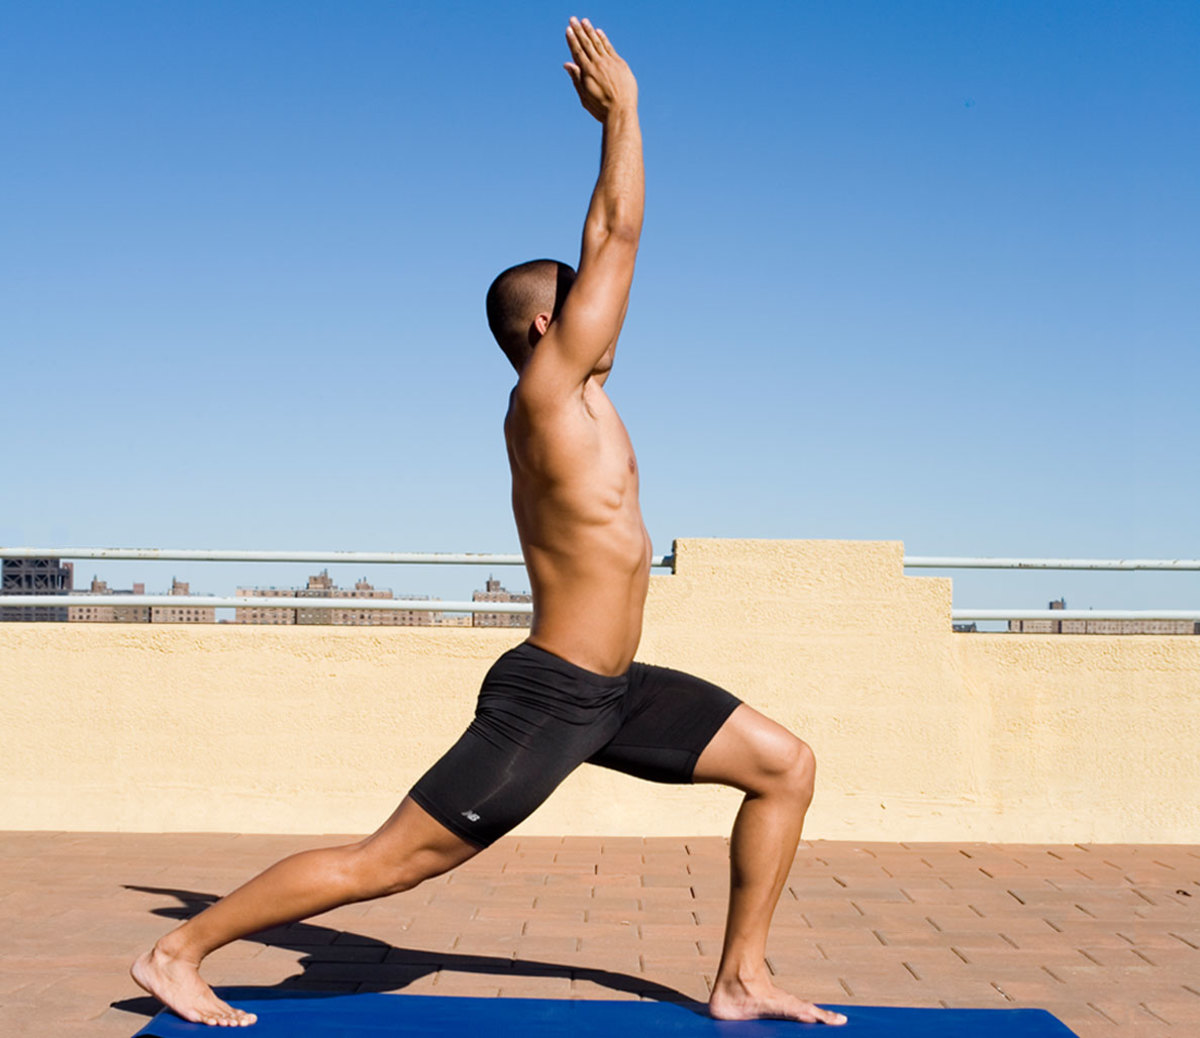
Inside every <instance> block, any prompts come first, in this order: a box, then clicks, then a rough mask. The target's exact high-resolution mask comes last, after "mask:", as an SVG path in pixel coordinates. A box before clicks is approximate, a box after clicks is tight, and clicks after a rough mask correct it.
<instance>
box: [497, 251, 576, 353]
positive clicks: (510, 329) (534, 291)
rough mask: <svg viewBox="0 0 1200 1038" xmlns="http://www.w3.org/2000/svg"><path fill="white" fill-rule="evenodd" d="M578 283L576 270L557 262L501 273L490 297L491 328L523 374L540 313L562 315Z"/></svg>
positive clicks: (535, 262) (532, 262)
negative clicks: (567, 300) (561, 311)
mask: <svg viewBox="0 0 1200 1038" xmlns="http://www.w3.org/2000/svg"><path fill="white" fill-rule="evenodd" d="M574 281H575V270H574V268H572V267H569V266H568V265H567V264H566V263H559V262H558V261H557V260H550V259H537V260H530V261H529V262H528V263H520V264H518V265H517V266H515V267H509V268H508V270H506V271H504V272H503V273H501V274H500V275H499V276H498V277H497V278H496V280H495V281H493V282H492V287H491V288H489V289H488V294H487V319H488V327H489V328H491V330H492V335H494V336H495V337H496V342H498V343H499V344H500V348H501V349H502V350H503V351H504V355H505V356H506V357H507V358H508V359H509V360H510V361H511V362H512V366H513V367H514V368H516V369H517V371H520V370H521V369H522V368H523V367H524V366H525V362H526V361H527V360H528V359H529V354H530V353H532V352H533V345H534V343H535V342H536V341H537V335H536V333H534V334H532V335H531V331H532V329H533V322H534V318H536V317H537V315H538V314H550V315H551V319H552V320H553V318H555V317H557V316H558V311H559V310H561V309H562V305H563V300H564V299H566V298H567V293H568V292H569V291H570V290H571V285H572V284H573V283H574Z"/></svg>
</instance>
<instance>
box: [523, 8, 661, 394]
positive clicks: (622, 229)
mask: <svg viewBox="0 0 1200 1038" xmlns="http://www.w3.org/2000/svg"><path fill="white" fill-rule="evenodd" d="M567 45H568V46H569V47H570V49H571V57H572V59H573V60H572V61H570V62H567V63H566V65H565V66H564V68H566V70H567V72H568V74H569V75H570V77H571V81H572V82H573V83H574V84H575V89H576V91H577V92H578V93H579V100H580V101H581V102H582V104H583V107H584V108H585V109H586V110H587V111H588V112H590V113H591V114H592V115H593V116H595V117H596V119H598V120H599V121H600V123H601V125H602V126H603V134H602V140H601V150H600V175H599V177H598V178H597V180H596V187H595V190H594V191H593V192H592V201H591V205H590V206H589V207H588V213H587V219H586V220H585V221H584V226H583V245H582V248H581V250H580V256H579V271H578V274H577V276H576V278H575V283H574V284H573V285H572V287H571V290H570V292H569V293H568V294H567V298H566V301H565V302H564V303H563V305H562V309H561V310H560V311H559V314H558V316H557V317H556V318H555V319H554V320H553V321H552V322H550V323H548V324H547V326H546V328H545V329H544V334H543V335H542V338H541V339H540V340H539V341H538V344H537V347H536V348H535V349H534V351H533V356H532V357H531V358H530V361H529V364H528V365H527V366H526V369H525V372H524V373H523V375H522V382H525V383H528V384H529V385H527V388H532V384H534V383H536V385H537V387H538V389H539V390H545V391H548V392H549V393H552V394H554V395H558V394H559V393H561V392H564V391H569V390H570V389H571V388H573V387H578V386H581V385H582V384H583V383H584V382H585V381H586V380H587V379H588V378H589V377H591V376H595V377H597V378H599V379H600V380H601V381H603V380H604V379H605V378H606V377H607V374H608V370H609V368H610V367H611V366H612V357H613V352H614V350H615V349H616V345H617V336H618V335H620V333H621V325H622V323H623V321H624V320H625V310H626V307H627V306H628V305H629V286H630V284H631V283H632V281H633V267H634V261H635V259H636V257H637V247H638V239H639V237H640V236H641V232H642V209H643V205H644V198H645V183H644V175H643V170H642V134H641V129H640V127H639V126H638V115H637V80H636V79H634V76H633V73H632V72H631V71H630V70H629V66H628V65H627V64H626V63H625V61H624V59H622V58H621V56H620V55H619V54H617V52H616V51H615V50H614V49H613V46H612V44H611V43H610V42H609V41H608V37H607V36H605V35H604V33H603V31H602V30H600V29H597V28H595V27H594V26H592V24H591V23H590V22H588V21H587V20H586V19H584V20H583V21H582V22H581V21H579V20H578V19H576V18H572V19H571V22H570V24H569V25H568V26H567Z"/></svg>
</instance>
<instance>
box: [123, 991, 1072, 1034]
mask: <svg viewBox="0 0 1200 1038" xmlns="http://www.w3.org/2000/svg"><path fill="white" fill-rule="evenodd" d="M219 994H220V995H221V997H222V998H224V999H225V1000H226V1001H228V1002H230V1003H231V1004H233V1005H235V1006H237V1007H238V1008H240V1009H246V1010H248V1011H250V1012H253V1013H257V1014H258V1023H256V1024H254V1025H253V1026H252V1027H250V1028H249V1029H242V1028H237V1029H236V1031H234V1032H233V1033H239V1034H244V1035H246V1036H247V1038H317V1036H322V1038H325V1036H331V1035H338V1036H341V1035H345V1036H347V1038H359V1036H361V1038H376V1036H382V1035H389V1036H392V1038H394V1036H395V1035H396V1034H398V1033H402V1034H403V1035H404V1038H453V1036H454V1035H456V1034H457V1035H462V1036H464V1038H483V1035H485V1034H486V1038H628V1036H629V1035H630V1034H631V1033H646V1032H649V1031H653V1032H654V1034H655V1036H656V1038H796V1035H797V1032H798V1031H800V1032H802V1033H806V1034H807V1033H809V1032H813V1031H815V1030H816V1029H818V1028H821V1029H824V1025H821V1024H801V1023H794V1022H790V1021H786V1020H748V1021H737V1022H734V1021H727V1020H714V1019H712V1017H710V1016H709V1015H708V1014H707V1012H705V1011H704V1007H703V1006H701V1005H699V1004H694V1005H685V1004H676V1003H673V1002H632V1001H601V1000H589V999H542V998H459V997H452V996H444V995H398V994H384V993H369V994H361V995H344V994H322V993H320V992H295V991H278V992H275V991H271V990H269V989H268V990H263V989H261V988H258V989H256V988H222V989H219ZM824 1008H828V1009H833V1010H836V1011H837V1012H839V1013H845V1014H846V1016H847V1017H848V1022H847V1023H846V1024H845V1025H844V1026H842V1027H837V1028H833V1029H830V1030H831V1031H836V1033H837V1034H839V1035H844V1036H846V1038H851V1036H852V1038H884V1036H886V1038H1076V1035H1075V1032H1074V1031H1072V1030H1071V1029H1070V1028H1068V1027H1067V1026H1066V1024H1064V1023H1063V1022H1062V1021H1061V1020H1059V1019H1058V1018H1057V1017H1055V1016H1053V1015H1051V1014H1050V1013H1048V1012H1046V1010H1044V1009H917V1008H911V1007H907V1006H842V1005H838V1006H833V1005H830V1006H825V1007H824ZM216 1033H220V1034H228V1033H231V1032H230V1029H228V1028H213V1027H208V1026H206V1025H204V1024H192V1023H188V1022H187V1021H186V1020H182V1019H181V1018H180V1017H178V1016H176V1015H175V1014H174V1013H172V1012H171V1011H170V1010H166V1009H164V1010H163V1011H162V1012H160V1013H159V1014H158V1015H157V1016H156V1017H155V1018H154V1019H153V1020H151V1021H150V1023H148V1024H147V1025H146V1026H145V1027H143V1028H142V1029H141V1030H140V1031H138V1032H137V1034H136V1035H134V1036H133V1038H193V1036H195V1035H200V1034H207V1035H212V1034H216Z"/></svg>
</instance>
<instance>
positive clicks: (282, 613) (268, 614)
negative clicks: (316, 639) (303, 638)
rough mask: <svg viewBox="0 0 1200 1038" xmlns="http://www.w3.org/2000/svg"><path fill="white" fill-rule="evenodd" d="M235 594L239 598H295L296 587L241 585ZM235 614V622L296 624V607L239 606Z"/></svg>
mask: <svg viewBox="0 0 1200 1038" xmlns="http://www.w3.org/2000/svg"><path fill="white" fill-rule="evenodd" d="M235 594H236V597H238V598H295V597H296V588H292V587H240V588H238V589H237V591H236V593H235ZM233 615H234V621H233V622H234V623H237V624H294V623H295V622H296V610H295V609H273V608H269V607H263V606H238V607H237V609H235V610H234V614H233Z"/></svg>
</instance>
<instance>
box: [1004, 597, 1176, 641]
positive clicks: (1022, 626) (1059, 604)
mask: <svg viewBox="0 0 1200 1038" xmlns="http://www.w3.org/2000/svg"><path fill="white" fill-rule="evenodd" d="M1050 608H1051V609H1066V608H1067V601H1066V599H1065V598H1056V599H1055V600H1054V601H1053V602H1051V603H1050ZM1008 629H1009V631H1010V632H1014V633H1018V634H1200V623H1196V621H1194V620H1009V621H1008Z"/></svg>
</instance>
